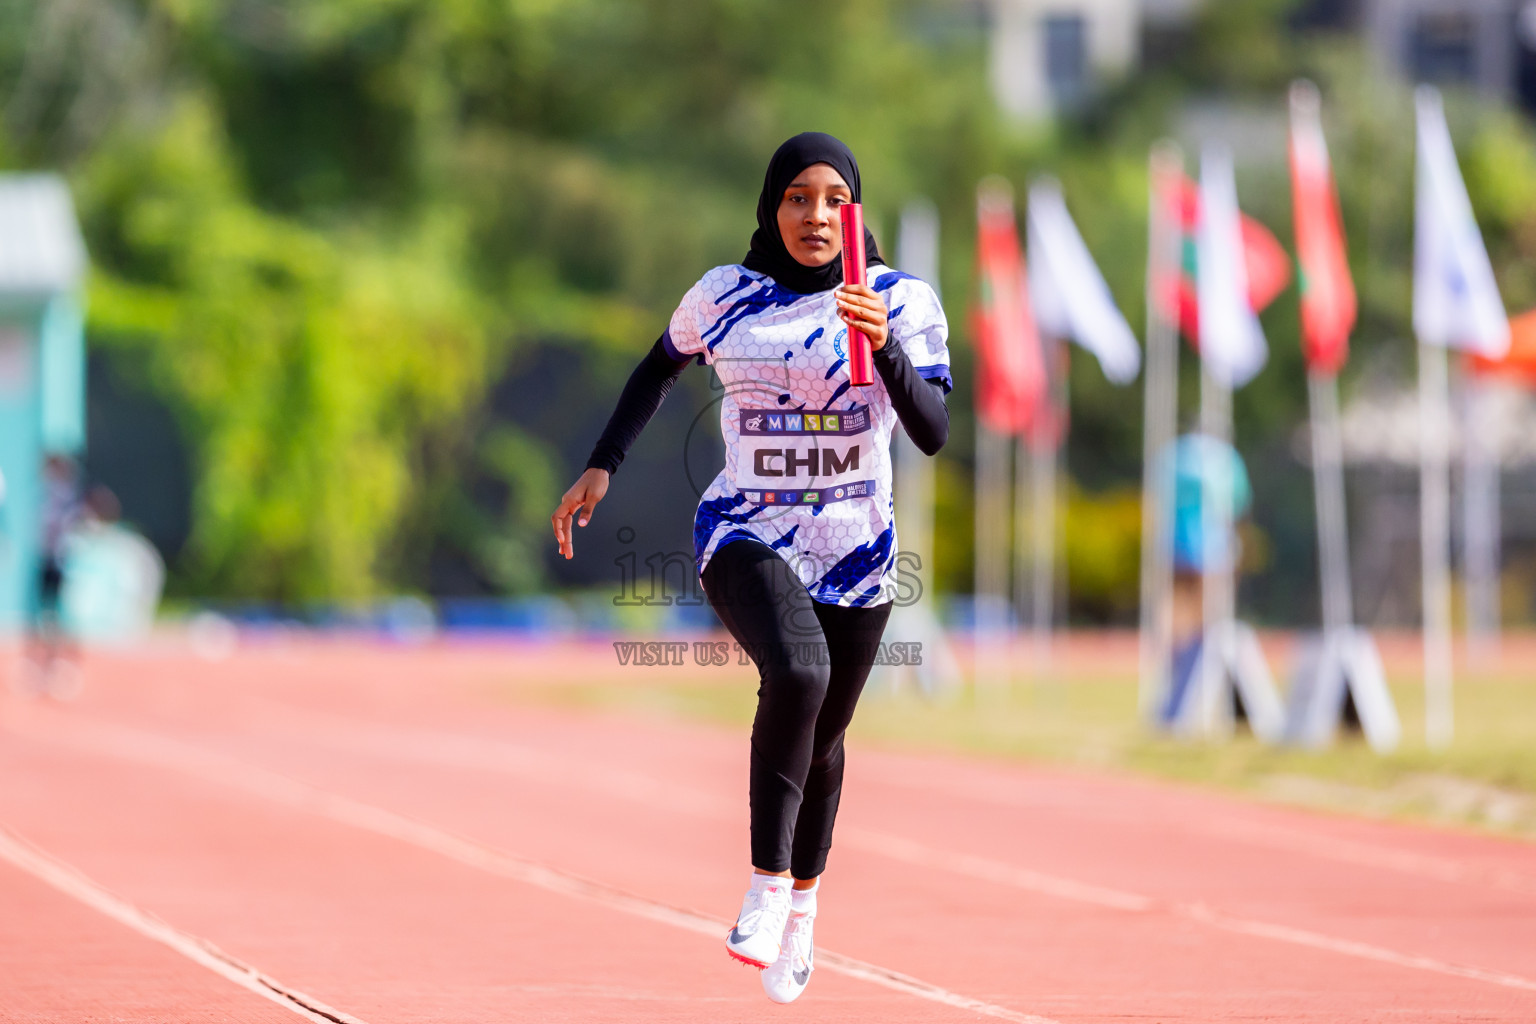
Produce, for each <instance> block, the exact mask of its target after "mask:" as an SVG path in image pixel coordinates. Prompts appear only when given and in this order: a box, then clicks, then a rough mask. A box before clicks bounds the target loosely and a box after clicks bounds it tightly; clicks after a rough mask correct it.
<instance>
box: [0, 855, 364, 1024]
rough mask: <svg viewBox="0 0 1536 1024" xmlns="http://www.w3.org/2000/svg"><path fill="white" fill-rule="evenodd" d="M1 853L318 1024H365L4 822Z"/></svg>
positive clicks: (44, 878)
mask: <svg viewBox="0 0 1536 1024" xmlns="http://www.w3.org/2000/svg"><path fill="white" fill-rule="evenodd" d="M0 858H3V859H4V860H7V861H9V862H10V863H11V864H12V865H14V866H15V867H18V868H20V869H21V870H23V871H25V872H27V873H28V874H30V875H33V876H35V877H37V878H39V879H41V880H42V881H44V882H46V883H48V884H49V885H51V886H53V887H54V888H55V889H57V890H59V891H60V892H62V893H64V894H65V895H66V896H72V897H74V898H75V899H77V900H79V901H80V902H81V903H84V904H85V905H86V906H88V907H90V908H91V909H93V910H96V911H99V912H101V913H102V914H105V915H106V916H107V917H110V918H111V919H112V920H114V921H117V922H118V923H120V924H124V925H127V926H128V927H129V928H131V929H133V930H134V931H136V932H138V933H139V934H140V935H143V936H145V937H146V938H150V939H153V940H155V941H156V942H159V943H162V944H164V945H166V946H169V947H170V948H171V949H174V950H175V951H176V952H178V953H180V954H181V955H182V956H184V957H186V958H187V959H188V960H191V961H192V962H193V963H196V964H199V965H201V966H203V967H206V968H207V969H208V970H210V971H212V972H213V973H215V974H217V975H219V976H220V977H223V978H227V979H229V980H230V981H232V982H234V983H235V984H236V985H239V986H240V987H241V988H244V989H249V990H250V991H252V992H254V993H256V994H257V995H259V996H261V997H262V998H264V999H270V1000H271V1001H272V1002H274V1003H276V1004H277V1005H279V1006H281V1007H283V1008H284V1009H287V1010H291V1011H292V1012H294V1013H296V1014H298V1015H299V1016H300V1017H303V1018H304V1019H305V1020H310V1021H314V1022H316V1024H364V1022H363V1021H361V1020H359V1019H358V1018H356V1017H353V1016H351V1015H349V1014H345V1013H342V1012H341V1011H340V1010H336V1009H332V1008H331V1007H329V1006H326V1005H325V1004H324V1003H322V1002H321V1001H320V1000H318V999H316V998H314V997H313V996H308V995H305V994H304V993H303V992H300V991H299V990H298V989H296V988H293V987H292V986H289V985H284V984H283V983H282V982H280V981H277V980H276V979H274V978H272V977H270V976H269V975H266V974H263V973H262V972H261V971H259V970H257V969H256V968H255V967H252V966H251V965H250V964H248V963H245V962H244V961H242V960H240V959H238V958H236V957H233V956H230V955H229V954H228V953H226V952H224V951H223V950H222V949H220V948H219V947H217V946H215V945H214V944H213V943H211V942H209V941H208V940H207V939H204V938H199V937H198V936H196V935H193V934H191V933H189V932H184V931H182V930H181V929H179V928H177V927H175V926H174V925H170V924H167V923H166V922H164V921H162V920H160V919H159V918H158V917H155V916H154V915H153V914H150V913H148V912H147V911H144V910H140V909H139V908H138V907H136V906H134V905H133V904H132V903H129V902H128V901H127V900H125V899H123V898H122V897H121V896H118V895H116V894H114V893H113V892H111V891H110V890H108V889H106V888H104V887H102V886H101V885H99V884H98V883H96V882H95V881H93V880H91V879H90V878H89V877H87V876H86V875H85V874H84V873H83V872H81V871H80V870H79V869H77V868H75V867H73V866H72V865H70V864H66V863H65V862H64V861H61V860H59V859H58V858H57V857H55V856H53V855H52V854H50V853H47V852H45V851H43V850H41V849H39V848H38V847H36V846H34V845H33V844H32V843H29V842H27V841H26V840H25V839H23V838H21V837H20V836H18V835H17V834H16V833H14V832H12V831H11V830H9V829H8V828H6V827H5V826H3V825H0Z"/></svg>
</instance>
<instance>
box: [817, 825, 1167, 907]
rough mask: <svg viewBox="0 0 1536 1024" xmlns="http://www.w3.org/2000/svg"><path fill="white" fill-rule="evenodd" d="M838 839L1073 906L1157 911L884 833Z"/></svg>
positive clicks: (1123, 897)
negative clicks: (1064, 901) (1051, 898)
mask: <svg viewBox="0 0 1536 1024" xmlns="http://www.w3.org/2000/svg"><path fill="white" fill-rule="evenodd" d="M837 835H838V840H839V842H842V843H843V844H845V845H848V846H854V847H857V848H858V849H860V850H863V851H864V852H865V853H875V854H879V855H880V856H882V857H889V858H890V859H892V860H898V861H901V862H902V863H904V864H910V865H912V866H913V867H919V868H923V869H924V870H928V871H948V872H950V873H952V874H957V875H964V876H965V877H967V878H974V879H977V880H978V881H982V882H992V883H994V884H997V885H1006V886H1009V887H1011V888H1014V889H1024V890H1026V891H1028V892H1033V893H1038V894H1040V895H1042V896H1055V897H1056V898H1057V899H1063V900H1072V901H1073V902H1075V903H1089V904H1092V905H1094V906H1098V907H1105V908H1107V909H1109V910H1124V911H1130V912H1131V913H1146V912H1148V911H1151V910H1155V909H1157V907H1158V901H1157V900H1155V899H1153V898H1152V897H1150V896H1142V895H1139V894H1137V893H1134V892H1123V891H1121V890H1119V889H1107V888H1105V887H1104V886H1101V885H1090V884H1088V883H1086V882H1077V881H1074V880H1072V879H1070V878H1061V877H1059V876H1057V875H1048V874H1045V873H1044V872H1041V871H1031V870H1030V869H1029V868H1022V867H1019V866H1018V865H1015V864H1007V863H1004V862H1003V861H1000V860H992V859H991V858H988V857H977V856H975V855H973V854H968V853H952V852H950V851H948V850H938V849H934V848H933V847H931V846H924V845H923V844H922V843H916V842H913V841H912V840H910V839H903V838H902V837H900V836H893V835H890V834H888V833H885V832H874V831H871V830H869V829H864V828H858V827H856V826H852V827H844V828H840V829H838V831H837Z"/></svg>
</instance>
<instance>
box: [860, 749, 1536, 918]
mask: <svg viewBox="0 0 1536 1024" xmlns="http://www.w3.org/2000/svg"><path fill="white" fill-rule="evenodd" d="M883 756H886V755H876V758H879V757H883ZM877 782H878V784H880V785H885V786H891V787H893V788H905V789H915V790H919V791H921V792H929V793H938V794H941V795H943V796H947V797H950V798H952V799H963V800H967V801H971V802H974V803H983V804H992V805H994V806H999V807H1011V808H1018V809H1021V810H1026V811H1028V810H1033V809H1035V808H1039V807H1042V806H1044V807H1050V808H1053V809H1055V810H1061V811H1067V812H1070V813H1071V814H1073V815H1074V816H1076V817H1079V818H1089V819H1092V820H1095V821H1099V822H1104V823H1108V824H1125V823H1129V822H1142V821H1152V820H1156V819H1154V818H1153V817H1152V816H1151V815H1150V814H1149V813H1147V812H1145V811H1143V810H1140V809H1138V810H1135V811H1132V812H1130V813H1125V812H1124V811H1118V810H1117V811H1108V812H1107V811H1105V810H1104V809H1103V808H1101V807H1098V806H1094V805H1092V804H1085V803H1084V802H1083V801H1082V800H1078V799H1066V798H1063V797H1060V796H1057V795H1053V794H1051V793H1048V792H1040V791H1039V790H1038V789H1035V788H1031V789H1030V790H1028V791H1021V790H1020V787H1018V786H1017V785H1013V784H1010V783H1008V782H1007V781H1005V780H1001V779H996V778H993V777H990V776H986V775H981V774H975V775H974V776H973V777H972V778H969V779H967V780H966V781H965V784H964V785H956V784H955V783H954V782H953V781H950V780H948V779H939V778H934V777H931V776H925V775H921V774H919V775H909V776H906V777H903V778H902V779H900V780H894V779H891V778H890V777H888V776H883V775H877ZM1286 810H1288V811H1293V810H1294V808H1291V807H1286ZM1303 810H1304V809H1303ZM1161 823H1162V824H1165V825H1166V824H1169V823H1170V822H1169V819H1166V818H1165V819H1162V820H1161ZM1177 825H1178V827H1179V828H1180V829H1186V830H1189V831H1192V832H1199V833H1202V834H1204V835H1208V836H1212V837H1214V838H1218V839H1227V840H1232V841H1235V842H1244V843H1248V844H1249V845H1252V846H1260V847H1266V848H1269V849H1272V850H1282V851H1287V852H1291V853H1303V854H1306V855H1308V856H1311V857H1317V858H1319V859H1322V860H1332V861H1337V862H1339V863H1344V864H1354V865H1357V866H1359V867H1364V868H1370V869H1372V870H1377V871H1393V872H1396V873H1398V874H1403V875H1409V876H1412V877H1416V878H1424V879H1430V880H1433V881H1437V882H1446V883H1450V884H1457V885H1472V886H1480V887H1489V888H1495V889H1502V890H1505V891H1507V892H1517V893H1520V894H1522V895H1525V896H1536V875H1530V874H1524V873H1521V872H1518V871H1513V870H1510V869H1508V868H1500V867H1484V866H1480V865H1476V864H1469V863H1466V862H1464V861H1460V860H1457V859H1455V858H1452V857H1444V856H1437V855H1434V854H1423V853H1412V852H1408V851H1404V850H1398V849H1395V848H1393V847H1390V846H1386V845H1383V844H1380V843H1372V842H1365V841H1361V840H1353V839H1342V838H1336V837H1333V836H1316V835H1305V834H1301V833H1298V832H1296V831H1295V830H1294V829H1291V828H1287V827H1285V826H1283V825H1278V824H1269V823H1263V822H1256V821H1248V820H1242V819H1226V818H1215V819H1212V818H1209V817H1204V816H1201V815H1198V814H1185V815H1181V816H1180V817H1179V819H1178V821H1177Z"/></svg>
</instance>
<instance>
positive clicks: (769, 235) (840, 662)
mask: <svg viewBox="0 0 1536 1024" xmlns="http://www.w3.org/2000/svg"><path fill="white" fill-rule="evenodd" d="M860 191H861V189H860V182H859V168H858V164H857V162H856V161H855V160H854V157H853V154H852V153H851V152H849V150H848V148H847V147H846V146H844V145H843V144H842V143H841V142H839V141H838V140H837V139H835V138H833V137H831V136H830V135H824V134H821V133H816V132H808V133H805V134H802V135H797V136H795V137H794V138H792V139H790V140H789V141H787V142H785V143H784V144H783V145H782V146H780V147H779V149H778V151H777V152H776V153H775V154H774V155H773V159H772V160H771V161H770V162H769V165H768V171H767V174H766V176H765V178H764V182H763V190H762V193H761V195H760V196H759V198H758V205H757V230H756V232H755V233H754V234H753V235H752V242H751V248H750V251H749V252H748V253H747V256H746V258H745V259H744V260H743V261H742V263H741V264H740V265H732V266H724V267H717V268H715V269H714V270H711V271H709V272H708V273H707V274H705V275H704V277H703V279H702V280H700V281H699V283H698V284H696V285H694V287H693V288H692V289H691V290H689V292H688V294H687V295H686V296H684V298H683V301H682V304H681V305H679V307H678V309H677V311H676V313H674V314H673V316H672V320H671V324H670V326H669V327H668V329H667V331H666V332H664V333H663V334H662V336H661V337H660V338H659V339H658V340H657V341H656V343H655V345H654V346H652V348H651V351H650V354H649V355H647V356H646V357H645V359H644V360H643V361H642V362H641V363H640V365H639V367H637V368H636V370H635V371H634V374H633V375H632V376H631V377H630V379H629V383H628V384H627V385H626V386H625V388H624V392H623V394H622V396H621V397H620V399H619V403H618V408H617V409H616V410H615V411H614V414H613V417H612V418H611V419H610V420H609V423H608V426H607V429H606V430H605V431H604V432H603V435H602V437H601V439H599V441H598V443H597V446H596V447H595V448H594V450H593V452H592V456H591V458H590V459H589V460H588V462H587V470H586V472H585V473H583V474H582V476H581V478H580V479H579V480H577V481H576V483H575V484H574V485H573V486H572V487H571V489H570V490H568V491H567V492H566V493H565V496H564V498H563V499H562V500H561V502H560V505H559V507H558V508H557V509H556V511H555V514H554V516H553V517H552V521H553V525H554V530H555V537H556V540H557V541H558V542H559V545H560V551H561V553H562V554H563V555H564V556H565V557H566V558H570V557H571V556H572V549H571V539H572V538H571V535H572V519H573V518H575V519H576V521H577V523H578V524H579V525H581V526H586V525H587V523H588V522H589V521H590V520H591V516H592V512H593V509H594V508H595V507H596V506H597V503H598V502H599V501H601V500H602V499H603V496H604V495H605V494H606V493H607V490H608V482H609V477H610V475H611V474H612V473H613V472H614V471H615V470H617V469H618V466H619V463H620V462H621V461H622V460H623V458H624V454H625V452H626V451H627V450H628V449H629V447H630V445H632V444H633V443H634V441H635V439H636V438H637V437H638V436H639V434H640V431H641V429H642V428H643V427H644V426H645V424H646V423H647V422H648V421H649V419H650V417H651V416H652V415H653V414H654V413H655V411H656V409H657V408H658V407H659V406H660V404H661V401H662V399H663V398H664V397H665V396H666V394H667V392H668V390H669V389H670V388H671V387H672V384H673V382H674V381H676V379H677V377H678V375H679V374H681V373H682V371H683V368H684V367H686V366H687V365H688V363H689V362H690V361H692V360H694V359H695V358H696V359H697V360H698V362H699V363H701V364H708V365H711V366H712V367H713V368H714V370H715V372H716V373H717V374H718V375H719V377H720V380H721V383H722V385H723V386H724V398H723V400H722V407H721V417H720V425H721V432H722V434H723V435H724V438H725V446H726V462H725V468H724V469H722V470H721V472H720V474H719V475H718V476H717V477H716V478H715V480H714V482H713V483H712V484H711V485H710V486H709V488H708V489H707V490H706V491H705V492H704V494H703V496H702V500H701V501H700V503H699V506H698V511H697V514H696V516H695V519H694V545H695V555H696V558H697V564H698V568H699V572H700V577H701V579H702V582H703V584H704V591H705V593H706V595H707V596H708V598H709V601H710V605H711V607H713V608H714V610H715V612H716V614H718V615H719V617H720V620H721V621H722V622H723V623H724V624H725V626H726V628H727V629H728V630H730V632H731V634H732V636H734V637H735V639H736V640H737V642H738V643H739V644H740V645H741V647H742V649H743V650H745V651H746V652H747V653H748V654H749V655H750V656H751V657H752V658H753V660H754V662H755V663H756V665H757V669H758V673H759V676H760V679H761V685H760V686H759V688H758V705H757V715H756V717H755V719H754V721H753V725H752V744H751V774H750V787H749V804H750V807H751V854H752V878H751V883H750V887H749V889H748V891H747V895H746V897H745V899H744V900H743V901H742V906H741V911H740V913H739V914H738V916H737V919H736V924H735V926H734V927H732V928H731V930H730V932H729V933H728V934H727V935H726V949H727V951H728V952H729V953H730V955H731V956H732V957H734V958H735V959H737V960H740V961H742V962H744V963H747V964H750V965H752V966H755V967H758V968H762V969H763V974H762V981H763V987H764V989H765V990H766V991H767V993H768V996H769V998H771V999H773V1000H774V1001H775V1002H780V1003H787V1002H790V1001H792V1000H794V999H795V998H797V997H798V996H799V995H800V993H801V992H803V991H804V989H805V986H806V983H807V982H808V980H809V978H810V974H811V970H812V968H813V961H814V956H813V953H814V944H813V941H812V927H813V925H814V922H815V916H816V906H817V904H816V900H817V891H818V888H819V879H820V877H821V874H822V871H823V869H824V868H825V866H826V858H827V853H828V850H829V849H830V848H831V844H832V826H833V821H834V818H835V817H836V814H837V807H838V800H839V797H840V794H841V789H842V779H843V758H844V755H843V735H844V732H845V731H846V729H847V727H848V723H849V722H850V721H851V719H852V717H853V712H854V707H855V705H856V703H857V701H858V698H859V694H860V692H861V691H862V689H863V687H864V682H865V680H866V679H867V678H868V676H869V672H870V668H871V666H872V664H873V661H874V659H875V657H876V654H877V649H878V645H879V642H880V638H881V635H882V634H883V632H884V629H885V624H886V620H887V618H888V617H889V615H890V607H891V606H890V602H891V600H892V597H893V592H892V590H893V588H892V586H890V585H888V584H887V575H888V574H889V573H890V570H891V568H892V566H893V565H894V560H895V554H896V540H895V525H894V508H893V503H892V498H891V459H890V452H889V445H890V438H891V431H892V429H893V428H894V427H895V426H896V423H897V421H898V420H899V421H900V422H901V424H902V426H903V427H904V428H905V429H906V431H907V433H908V434H909V435H910V436H911V437H912V439H913V441H914V442H916V444H917V446H918V447H919V448H920V449H922V450H923V451H924V452H925V453H927V454H929V455H932V454H933V453H934V452H937V451H938V450H939V448H940V447H941V446H942V445H943V444H944V442H945V440H946V439H947V437H948V433H949V413H948V410H947V408H946V406H945V402H944V396H945V393H946V392H947V391H948V390H949V388H950V387H951V379H950V374H949V351H948V347H947V345H948V325H947V324H946V322H945V319H944V312H943V308H942V307H941V306H940V305H939V301H938V296H937V295H936V294H935V293H934V291H933V289H932V288H930V287H929V286H928V285H926V284H924V283H923V282H922V281H919V280H917V279H916V278H914V277H911V276H910V275H907V274H901V273H898V272H896V271H894V270H891V269H889V268H888V267H881V268H878V269H876V265H878V264H883V263H884V260H882V259H881V257H880V255H879V251H878V249H877V248H876V246H875V241H874V238H873V236H872V235H869V234H868V233H867V232H866V238H865V244H866V247H867V254H868V260H867V262H868V263H869V264H870V266H871V270H870V274H869V279H870V280H871V281H872V282H873V285H874V287H869V286H865V285H852V286H851V285H846V284H844V282H843V274H842V261H841V258H840V257H841V255H842V243H843V239H842V226H841V222H840V215H839V210H840V208H841V207H842V206H843V205H844V204H846V203H857V202H860ZM850 330H860V331H862V332H864V334H866V335H867V336H868V337H869V339H870V343H871V347H872V348H873V349H874V363H875V367H876V370H877V379H876V381H875V383H874V384H873V385H872V386H870V387H867V388H863V389H861V390H859V391H853V390H852V388H851V382H850V379H849V376H848V369H847V362H848V354H849V351H848V344H847V342H848V332H849V331H850ZM807 447H809V451H806V450H805V449H806V448H807ZM801 471H806V472H801ZM797 474H798V475H799V480H798V481H796V479H795V476H796V475H797ZM780 488H782V489H780ZM807 652H809V656H807ZM791 879H793V882H792V884H791Z"/></svg>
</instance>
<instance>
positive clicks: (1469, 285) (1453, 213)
mask: <svg viewBox="0 0 1536 1024" xmlns="http://www.w3.org/2000/svg"><path fill="white" fill-rule="evenodd" d="M1415 99H1416V101H1417V106H1418V114H1419V156H1418V180H1417V185H1416V194H1415V197H1414V231H1413V330H1414V333H1415V334H1417V335H1418V336H1419V340H1420V341H1421V342H1424V343H1425V344H1427V345H1443V346H1448V347H1450V348H1459V349H1466V350H1468V351H1471V352H1476V353H1478V354H1479V355H1484V356H1488V357H1489V358H1491V359H1499V358H1502V357H1503V356H1504V355H1505V353H1507V352H1508V351H1509V317H1508V316H1506V315H1505V313H1504V300H1503V299H1501V298H1499V286H1498V283H1497V282H1496V281H1494V278H1493V266H1492V265H1491V264H1490V263H1489V262H1488V250H1487V249H1485V248H1484V247H1483V236H1482V234H1481V233H1480V232H1479V231H1478V230H1477V221H1476V220H1475V219H1473V217H1472V202H1471V200H1469V199H1468V198H1467V186H1466V184H1465V183H1464V182H1463V181H1462V180H1461V170H1460V168H1458V167H1457V166H1456V151H1455V150H1454V149H1453V148H1452V147H1451V133H1450V129H1449V128H1447V127H1446V124H1445V108H1444V107H1443V106H1442V105H1441V102H1440V93H1439V91H1438V90H1437V89H1435V88H1433V87H1432V86H1420V87H1419V90H1418V93H1417V95H1416V97H1415Z"/></svg>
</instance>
